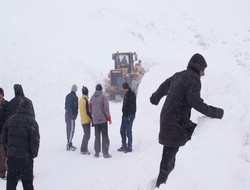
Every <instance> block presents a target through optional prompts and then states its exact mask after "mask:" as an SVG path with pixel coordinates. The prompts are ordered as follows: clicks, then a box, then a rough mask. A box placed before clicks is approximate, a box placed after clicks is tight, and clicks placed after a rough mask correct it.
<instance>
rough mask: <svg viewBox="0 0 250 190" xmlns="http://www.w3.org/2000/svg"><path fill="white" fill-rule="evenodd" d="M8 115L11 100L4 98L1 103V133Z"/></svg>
mask: <svg viewBox="0 0 250 190" xmlns="http://www.w3.org/2000/svg"><path fill="white" fill-rule="evenodd" d="M8 117H9V102H8V101H7V100H5V99H3V102H2V103H1V104H0V135H1V134H2V130H3V125H4V123H5V121H7V119H8ZM0 144H1V142H0Z"/></svg>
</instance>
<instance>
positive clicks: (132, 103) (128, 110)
mask: <svg viewBox="0 0 250 190" xmlns="http://www.w3.org/2000/svg"><path fill="white" fill-rule="evenodd" d="M135 113H136V95H135V93H134V92H133V91H132V90H131V88H129V89H128V91H127V93H126V94H125V96H124V99H123V105H122V114H123V116H126V117H127V116H129V115H133V116H135Z"/></svg>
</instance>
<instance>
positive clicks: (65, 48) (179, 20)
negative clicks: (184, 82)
mask: <svg viewBox="0 0 250 190" xmlns="http://www.w3.org/2000/svg"><path fill="white" fill-rule="evenodd" d="M249 5H250V2H249V1H247V0H237V1H233V0H232V1H226V0H221V1H215V0H211V1H206V2H203V1H198V0H190V1H188V2H186V1H180V0H176V1H174V2H172V1H166V0H157V1H152V0H136V1H132V0H126V1H125V0H120V1H115V0H105V1H97V0H92V1H83V0H82V1H81V0H71V1H68V0H37V1H29V0H23V1H18V0H13V1H1V6H0V42H1V43H0V65H1V81H0V86H1V87H2V88H3V89H4V90H5V98H6V99H7V100H10V99H11V98H12V97H13V96H14V91H13V85H14V84H16V83H20V84H22V86H23V88H24V93H25V95H26V96H27V97H29V98H30V99H31V100H32V101H33V104H34V107H35V111H36V119H37V121H38V123H39V126H40V133H41V146H40V152H39V156H38V157H37V158H36V159H35V167H34V173H35V180H34V186H35V189H36V190H57V189H61V190H80V189H88V190H152V189H154V185H155V180H156V177H157V175H158V171H159V164H160V160H161V153H162V146H161V145H159V144H158V132H159V114H160V111H161V107H162V104H163V102H164V100H161V102H160V104H159V105H158V106H153V105H151V104H150V102H149V97H150V95H151V94H152V93H153V92H154V91H155V90H156V89H157V87H158V86H159V85H160V84H161V82H163V80H165V79H166V78H167V77H169V76H171V75H172V74H174V73H175V72H177V71H181V70H183V69H185V68H186V66H187V62H188V60H189V59H190V57H191V56H192V55H193V54H194V53H196V52H199V53H201V54H202V55H204V57H205V58H206V60H207V63H208V68H207V69H206V76H205V77H203V78H202V79H201V80H202V92H201V93H202V97H203V98H204V100H205V102H206V103H208V104H210V105H214V106H217V107H222V108H223V109H224V111H225V115H224V117H223V119H222V120H218V119H211V118H207V117H205V116H203V115H201V114H200V113H198V112H196V111H195V110H193V111H192V120H193V121H194V122H197V123H198V127H197V129H196V130H195V132H194V135H193V138H192V140H191V141H190V142H188V143H187V144H186V146H184V147H181V148H180V151H179V152H178V154H177V158H176V167H175V169H174V171H173V172H172V173H171V174H170V176H169V179H168V181H167V183H166V184H165V185H162V186H160V189H163V190H164V189H167V190H176V189H178V190H184V189H185V190H222V189H223V190H235V189H237V190H248V189H249V188H250V128H249V123H250V119H249V116H248V115H249V109H250V100H249V94H250V88H249V87H248V85H247V84H249V83H250V53H249V49H250V25H249V22H248V21H247V18H249V16H250V13H249V10H248V9H249ZM116 51H120V52H122V51H131V52H137V54H138V56H139V58H140V59H141V60H142V64H143V66H144V67H145V68H146V70H147V73H146V74H145V76H144V78H143V79H142V83H141V85H140V87H139V92H138V96H137V107H138V111H137V115H136V118H135V121H134V125H133V137H134V143H133V149H134V151H133V152H132V153H127V154H124V153H120V152H118V151H117V149H118V148H119V147H120V146H121V139H120V133H119V128H120V123H121V103H114V102H110V111H111V117H112V120H113V123H112V124H111V125H110V126H109V137H110V153H111V154H112V156H113V157H112V158H110V159H104V158H102V157H100V158H98V159H96V158H94V157H93V154H94V148H93V147H94V129H93V128H92V130H91V133H92V134H91V139H90V142H89V150H90V151H91V155H89V156H85V155H81V154H80V152H79V148H80V144H81V140H82V135H83V130H82V127H81V124H80V118H79V117H78V118H77V121H76V131H75V136H74V139H73V143H74V145H76V146H77V147H78V149H77V151H75V152H67V151H66V150H65V149H66V126H65V121H64V99H65V96H66V94H67V93H68V92H69V91H70V88H71V85H72V84H74V83H75V84H77V85H78V87H79V90H78V92H77V95H78V97H81V93H80V89H81V86H82V85H86V86H87V87H88V88H89V92H90V95H92V94H93V93H94V87H95V85H96V84H97V83H102V82H103V80H104V79H105V77H106V76H107V73H108V72H109V70H110V69H111V68H112V67H113V62H112V59H111V55H112V53H114V52H116ZM0 189H5V181H0ZM17 189H18V190H19V189H22V186H21V183H19V184H18V188H17Z"/></svg>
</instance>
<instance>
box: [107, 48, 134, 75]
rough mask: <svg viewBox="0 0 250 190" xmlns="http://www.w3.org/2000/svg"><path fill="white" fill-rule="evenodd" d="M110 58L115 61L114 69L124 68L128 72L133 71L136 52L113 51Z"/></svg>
mask: <svg viewBox="0 0 250 190" xmlns="http://www.w3.org/2000/svg"><path fill="white" fill-rule="evenodd" d="M112 59H113V60H114V62H115V69H125V70H127V72H128V73H132V72H134V61H135V60H137V54H136V53H135V52H134V53H131V52H127V53H119V52H117V53H114V54H112Z"/></svg>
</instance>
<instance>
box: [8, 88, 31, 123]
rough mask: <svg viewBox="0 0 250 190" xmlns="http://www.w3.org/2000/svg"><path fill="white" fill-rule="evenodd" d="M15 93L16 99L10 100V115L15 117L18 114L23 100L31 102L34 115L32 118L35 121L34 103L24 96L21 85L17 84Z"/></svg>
mask: <svg viewBox="0 0 250 190" xmlns="http://www.w3.org/2000/svg"><path fill="white" fill-rule="evenodd" d="M14 92H15V97H14V98H12V99H11V100H10V104H9V108H10V115H14V114H16V113H17V109H18V107H19V106H20V104H21V102H22V101H23V100H26V101H29V102H30V105H31V106H30V112H31V114H32V117H33V118H34V119H35V111H34V107H33V103H32V101H31V100H30V99H29V98H27V97H25V96H24V93H23V88H22V86H21V85H20V84H15V85H14Z"/></svg>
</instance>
